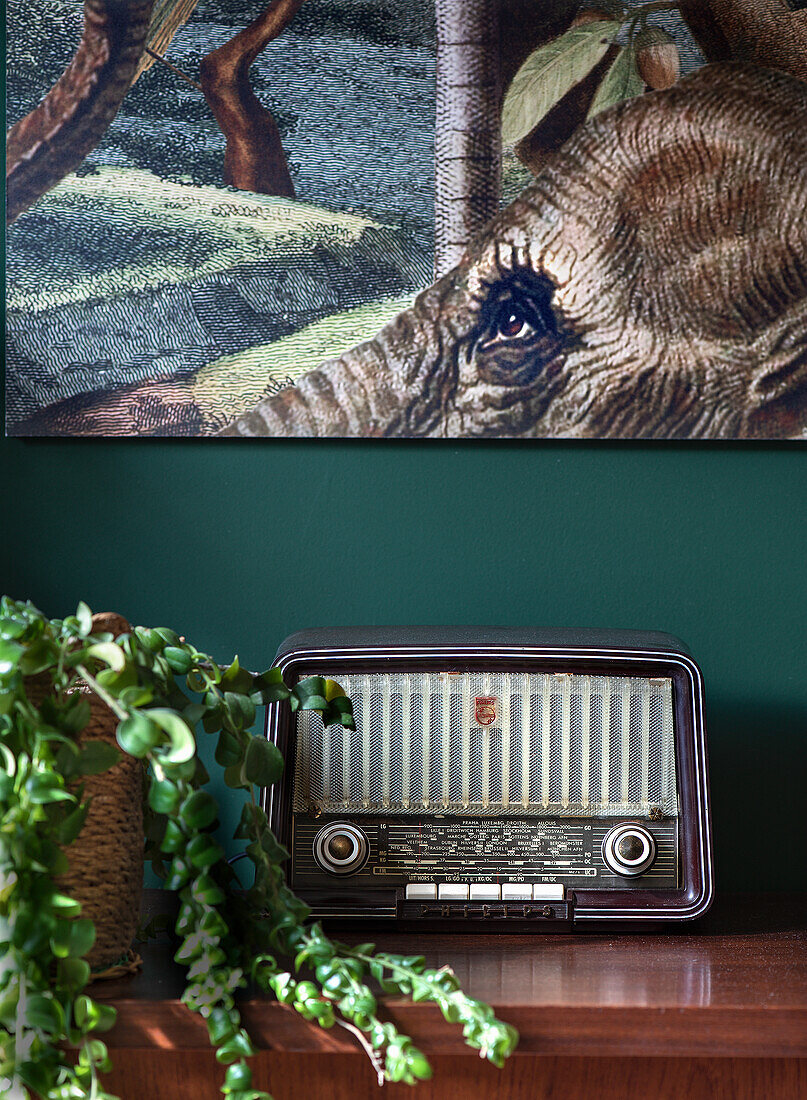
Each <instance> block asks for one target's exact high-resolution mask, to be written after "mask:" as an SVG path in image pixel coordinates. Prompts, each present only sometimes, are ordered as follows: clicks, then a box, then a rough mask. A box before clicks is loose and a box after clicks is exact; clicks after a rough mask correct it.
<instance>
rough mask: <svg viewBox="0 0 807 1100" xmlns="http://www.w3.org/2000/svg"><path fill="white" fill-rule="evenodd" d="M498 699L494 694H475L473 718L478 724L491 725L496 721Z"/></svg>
mask: <svg viewBox="0 0 807 1100" xmlns="http://www.w3.org/2000/svg"><path fill="white" fill-rule="evenodd" d="M498 703H499V700H498V699H497V698H496V696H495V695H477V696H476V698H475V699H474V718H475V719H476V724H477V725H478V726H492V725H493V724H494V722H495V721H496V711H497V707H498Z"/></svg>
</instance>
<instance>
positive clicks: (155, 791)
mask: <svg viewBox="0 0 807 1100" xmlns="http://www.w3.org/2000/svg"><path fill="white" fill-rule="evenodd" d="M181 801H182V793H181V791H180V789H179V787H178V786H177V785H176V783H173V782H172V781H171V780H170V779H152V781H151V786H150V787H149V806H151V808H152V810H155V811H156V812H157V813H158V814H172V813H173V812H174V811H175V810H176V808H177V806H178V805H179V803H180V802H181Z"/></svg>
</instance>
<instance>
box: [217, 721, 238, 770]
mask: <svg viewBox="0 0 807 1100" xmlns="http://www.w3.org/2000/svg"><path fill="white" fill-rule="evenodd" d="M242 751H243V750H242V748H241V743H240V742H239V740H238V738H237V737H236V736H235V734H234V733H228V732H227V730H222V731H221V733H220V734H219V738H218V744H217V745H216V751H215V753H214V755H215V758H216V763H217V764H221V766H222V767H223V768H229V767H230V765H231V764H240V763H241V757H242Z"/></svg>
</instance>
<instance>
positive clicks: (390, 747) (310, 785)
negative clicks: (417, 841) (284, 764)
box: [294, 672, 677, 817]
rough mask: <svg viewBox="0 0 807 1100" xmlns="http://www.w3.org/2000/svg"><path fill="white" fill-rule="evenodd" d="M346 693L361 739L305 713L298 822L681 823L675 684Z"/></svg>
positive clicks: (428, 685)
mask: <svg viewBox="0 0 807 1100" xmlns="http://www.w3.org/2000/svg"><path fill="white" fill-rule="evenodd" d="M323 675H327V673H323ZM339 682H340V683H341V685H342V686H343V688H344V689H345V691H346V692H347V694H348V695H349V696H350V698H351V699H352V701H353V712H354V716H355V719H356V729H355V731H352V730H346V729H343V728H342V727H340V726H331V727H330V728H329V729H324V728H323V725H322V720H321V718H320V716H319V715H318V714H317V713H316V712H314V711H301V712H298V715H297V753H296V772H295V794H294V809H295V811H297V812H303V813H304V812H306V811H312V810H313V811H319V812H321V813H351V814H356V813H358V814H361V813H366V814H407V813H417V814H423V813H445V812H450V813H461V814H466V815H482V814H501V813H505V814H509V815H512V816H516V815H521V816H523V815H552V816H558V817H604V816H615V817H616V816H618V817H623V816H634V817H635V816H641V817H645V816H649V815H650V814H651V813H657V812H659V811H660V812H661V813H663V814H665V815H674V814H675V813H676V812H677V798H676V778H675V753H674V745H673V706H672V681H671V680H670V679H666V678H659V679H650V678H647V677H639V676H581V675H571V674H568V673H540V674H534V673H533V674H530V673H504V672H501V673H484V672H469V673H427V672H422V673H420V672H413V673H395V672H392V673H380V674H378V673H376V674H370V675H358V676H340V677H339Z"/></svg>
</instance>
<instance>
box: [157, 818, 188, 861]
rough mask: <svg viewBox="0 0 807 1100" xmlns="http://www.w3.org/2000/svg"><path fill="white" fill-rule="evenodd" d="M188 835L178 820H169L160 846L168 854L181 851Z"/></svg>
mask: <svg viewBox="0 0 807 1100" xmlns="http://www.w3.org/2000/svg"><path fill="white" fill-rule="evenodd" d="M187 839H188V838H187V837H186V835H185V833H184V832H183V831H182V829H181V828H180V827H179V825H178V824H177V823H176V821H169V822H168V824H167V825H166V826H165V833H164V835H163V838H162V841H161V843H160V848H161V849H162V851H163V852H165V853H166V854H167V855H170V854H171V853H172V852H179V851H181V850H182V849H183V848H184V847H185V844H186V843H187Z"/></svg>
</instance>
